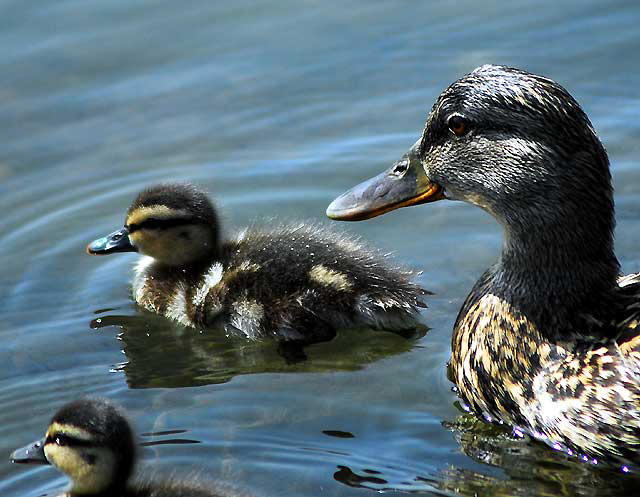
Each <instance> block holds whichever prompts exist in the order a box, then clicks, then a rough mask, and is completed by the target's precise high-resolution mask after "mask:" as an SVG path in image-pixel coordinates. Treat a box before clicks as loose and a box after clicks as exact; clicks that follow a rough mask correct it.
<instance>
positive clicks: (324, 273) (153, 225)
mask: <svg viewBox="0 0 640 497" xmlns="http://www.w3.org/2000/svg"><path fill="white" fill-rule="evenodd" d="M127 251H134V252H139V253H141V254H143V255H144V256H145V257H143V258H142V259H141V260H140V262H139V263H138V265H137V267H136V270H135V277H134V280H133V295H134V298H135V300H136V302H137V303H138V304H139V305H141V306H142V307H144V308H146V309H148V310H150V311H152V312H156V313H158V314H162V315H164V316H166V317H169V318H171V319H174V320H176V321H178V322H180V323H182V324H184V325H187V326H194V327H205V326H214V325H217V324H222V325H224V326H225V327H227V328H228V329H231V330H232V331H234V330H235V331H239V332H240V333H242V334H244V335H246V336H247V337H249V338H257V337H264V336H276V337H277V338H279V339H280V340H283V341H289V342H295V343H301V342H305V343H308V342H315V341H322V340H328V339H330V338H332V337H333V336H334V335H335V331H336V329H337V328H339V327H346V326H371V327H374V328H383V329H387V330H406V329H410V328H415V327H416V325H417V323H418V316H419V313H418V307H422V306H424V304H423V303H422V301H421V297H422V296H423V295H424V294H425V293H426V292H425V291H424V290H423V289H421V288H420V287H419V286H418V285H416V284H414V283H412V282H411V278H412V276H413V273H412V272H411V271H408V270H404V269H400V268H395V267H392V266H391V265H389V264H388V263H387V261H386V260H385V259H386V258H385V256H383V255H381V254H379V253H378V252H377V251H376V250H374V249H371V248H368V247H367V248H365V246H364V245H363V244H361V243H359V242H358V241H356V240H355V239H354V238H352V237H349V236H347V235H345V234H342V233H339V232H336V231H334V230H329V229H327V228H322V227H320V226H316V225H311V224H305V223H296V224H281V225H275V226H271V227H269V228H266V229H257V228H247V229H245V230H243V231H241V232H240V234H239V235H238V236H237V237H235V238H232V239H229V240H226V241H222V240H221V236H220V227H219V222H218V217H217V214H216V211H215V209H214V207H213V205H212V203H211V202H210V200H209V199H208V198H207V195H206V194H205V193H204V192H203V191H201V190H200V189H198V188H196V187H195V186H193V185H189V184H182V183H173V184H161V185H156V186H152V187H150V188H148V189H146V190H144V191H142V192H141V193H140V194H139V195H138V196H137V198H136V199H135V200H134V201H133V203H132V204H131V207H130V208H129V210H128V212H127V216H126V220H125V226H124V228H123V229H120V230H118V231H116V232H114V233H112V234H110V235H108V236H106V237H103V238H100V239H98V240H95V241H94V242H92V243H91V244H89V246H88V247H87V252H88V253H90V254H93V255H103V254H110V253H113V252H127Z"/></svg>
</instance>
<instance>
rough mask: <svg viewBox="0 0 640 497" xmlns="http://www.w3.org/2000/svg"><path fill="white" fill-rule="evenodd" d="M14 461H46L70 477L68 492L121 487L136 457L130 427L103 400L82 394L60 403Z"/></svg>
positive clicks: (103, 491)
mask: <svg viewBox="0 0 640 497" xmlns="http://www.w3.org/2000/svg"><path fill="white" fill-rule="evenodd" d="M11 459H12V461H13V462H15V463H35V464H51V465H53V466H55V467H56V468H58V469H59V470H60V471H62V472H63V473H65V474H67V475H68V476H69V478H71V480H72V488H71V493H72V495H76V494H87V495H96V494H106V493H108V492H114V491H116V490H118V489H121V488H124V486H125V484H126V482H127V479H128V478H129V476H130V475H131V472H132V470H133V465H134V461H135V445H134V441H133V434H132V430H131V427H130V425H129V423H128V421H127V419H126V417H125V416H124V414H123V413H122V412H121V411H120V409H119V408H117V407H116V406H114V405H113V404H112V403H111V402H109V401H107V400H106V399H101V398H94V397H86V398H82V399H79V400H76V401H74V402H71V403H69V404H66V405H65V406H63V407H62V408H61V409H60V410H59V411H58V412H57V413H56V414H55V415H54V416H53V419H52V420H51V423H50V424H49V428H48V429H47V432H46V435H45V437H44V438H43V439H42V440H38V441H37V442H35V443H32V444H30V445H28V446H26V447H23V448H21V449H18V450H16V451H15V452H14V453H13V454H12V455H11Z"/></svg>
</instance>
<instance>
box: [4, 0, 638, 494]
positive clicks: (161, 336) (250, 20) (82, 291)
mask: <svg viewBox="0 0 640 497" xmlns="http://www.w3.org/2000/svg"><path fill="white" fill-rule="evenodd" d="M639 22H640V4H638V3H636V2H614V1H604V2H603V1H598V2H596V1H587V2H580V3H578V2H575V3H573V2H572V3H569V2H567V3H560V2H552V1H541V2H522V3H519V4H514V3H511V2H483V3H480V2H467V1H463V2H455V3H454V2H411V1H393V2H392V1H381V2H371V1H364V0H352V1H348V2H313V1H303V2H300V1H298V2H294V1H290V0H283V1H279V2H268V1H265V2H254V1H251V0H237V1H234V2H205V1H187V2H170V1H155V2H151V1H129V2H124V1H119V0H118V1H106V0H99V1H84V0H83V1H79V0H67V1H57V2H18V1H0V26H1V29H0V46H2V51H1V53H0V72H1V73H2V78H1V80H0V122H2V132H1V133H0V193H1V195H0V208H1V209H2V213H3V215H2V217H1V218H0V247H2V250H0V267H1V268H2V270H1V271H2V272H1V277H2V279H1V285H2V286H1V288H0V316H1V317H2V319H1V320H0V339H1V340H2V346H1V347H0V405H1V406H2V409H1V410H0V448H1V449H2V450H1V451H0V456H1V457H0V495H2V496H4V497H12V496H20V497H23V496H34V497H35V496H37V495H41V494H42V493H43V492H52V491H54V490H55V489H59V488H60V487H63V486H64V484H65V479H64V478H63V477H62V476H61V475H60V474H59V473H57V472H56V471H55V470H53V469H51V468H37V467H36V468H31V467H18V466H13V465H11V464H10V463H9V461H8V456H9V453H10V452H11V450H12V449H13V448H16V447H18V446H21V445H24V444H25V443H27V442H29V441H31V440H32V439H34V438H36V437H37V436H40V435H41V434H42V433H43V431H44V429H45V426H46V423H47V421H48V420H49V417H50V416H51V414H52V413H53V411H54V410H55V409H56V408H57V407H59V406H60V405H61V404H62V403H64V402H66V401H68V400H70V399H73V398H76V397H77V396H79V395H81V394H86V393H96V394H100V395H107V396H109V397H111V398H113V399H115V400H117V401H118V402H120V403H122V404H123V405H124V406H126V408H127V409H128V410H129V411H130V413H131V417H132V418H133V419H134V420H135V423H136V425H137V428H138V429H139V431H140V432H162V431H173V430H178V431H180V434H179V435H155V436H153V437H151V438H152V439H154V440H159V441H162V440H164V439H167V438H168V439H173V438H181V439H188V440H193V441H198V442H200V443H197V444H179V443H167V444H160V445H153V446H151V447H148V448H145V449H144V450H143V453H142V455H143V463H142V467H144V466H146V465H154V466H158V467H160V468H162V469H170V470H173V469H175V470H176V472H178V473H179V472H181V471H183V470H184V471H191V470H193V469H195V470H196V471H197V472H199V473H200V474H201V475H203V476H205V477H211V478H223V479H228V480H232V481H235V482H236V483H238V484H239V485H241V486H243V487H246V488H249V489H253V490H255V491H257V492H258V493H260V494H262V495H264V496H265V497H268V496H278V497H293V496H296V497H307V496H308V497H317V496H320V495H326V496H367V495H374V494H377V492H380V491H382V492H384V493H386V494H387V495H402V494H406V493H415V494H419V495H425V496H426V495H443V496H444V495H465V496H473V495H490V496H495V495H505V496H506V495H509V496H546V495H549V496H558V495H565V496H570V495H611V496H614V495H615V496H622V495H631V494H632V493H633V491H632V490H630V489H633V488H636V487H637V486H638V482H637V481H636V480H632V479H630V478H629V477H622V476H619V475H616V474H603V473H599V472H596V471H595V470H594V469H592V468H590V467H587V466H584V465H581V464H578V463H575V462H573V461H567V460H565V459H563V458H562V457H561V456H559V455H557V454H554V453H552V451H550V450H549V449H547V448H545V447H539V446H537V445H532V444H530V443H529V442H527V441H525V440H518V439H515V438H513V437H512V436H510V435H509V434H508V433H503V432H501V431H500V430H497V429H495V428H493V427H489V426H487V425H485V424H483V423H478V422H475V421H474V419H473V418H471V417H469V416H463V415H462V414H461V411H460V410H459V409H458V407H457V404H456V397H455V395H454V394H453V393H452V392H451V384H450V383H449V382H448V381H447V379H446V376H445V363H446V361H447V359H448V355H449V350H450V337H451V327H452V324H453V320H454V318H455V316H456V313H457V310H458V309H459V307H460V305H461V303H462V301H463V299H464V297H465V296H466V293H467V292H468V291H469V289H470V287H471V285H472V284H473V282H474V280H475V278H477V277H478V275H479V274H480V273H481V272H482V270H483V269H484V268H485V267H486V266H487V265H488V264H490V263H491V262H492V261H493V260H494V259H495V257H496V254H497V250H498V248H499V245H500V236H501V233H500V230H499V228H498V227H497V225H496V224H495V222H494V221H493V220H492V219H491V218H489V216H488V215H486V214H484V213H483V212H481V211H480V210H478V209H474V208H473V207H470V206H467V205H463V204H455V203H451V202H440V203H437V204H433V205H428V206H421V207H415V208H412V209H404V210H401V211H398V212H393V213H391V214H389V215H387V216H384V217H381V218H377V219H375V220H372V221H369V222H366V223H357V224H353V225H351V224H350V225H348V226H342V228H344V229H348V230H350V231H353V232H355V233H358V234H359V235H361V236H363V237H364V238H365V239H367V240H371V241H372V242H374V243H375V244H377V245H379V246H381V247H382V248H383V249H384V250H386V251H393V252H394V253H395V257H396V259H397V260H400V261H403V262H405V263H406V264H408V265H410V266H412V267H415V268H419V269H423V270H424V273H423V274H422V275H421V276H420V278H419V279H420V282H421V283H422V284H424V285H425V286H426V287H427V288H429V289H430V290H432V291H433V292H435V295H434V296H433V297H431V298H430V299H429V308H428V309H426V310H425V311H424V312H423V321H424V323H425V325H427V326H428V327H429V328H430V330H429V332H428V333H426V334H424V335H420V336H417V337H413V338H402V337H398V336H396V335H393V334H390V333H384V332H372V331H363V332H360V333H353V332H352V333H349V332H348V331H345V332H343V333H341V334H340V335H339V336H338V337H337V338H336V339H335V340H334V341H332V342H329V343H323V344H318V345H314V346H311V347H309V348H308V349H307V355H308V359H307V360H306V361H305V362H302V363H298V364H287V363H286V362H285V361H284V360H283V359H282V357H281V356H279V355H278V354H277V351H276V347H275V345H274V344H273V343H251V342H246V341H243V340H240V339H237V338H227V337H224V336H220V335H219V334H212V333H208V334H207V333H198V332H197V331H193V330H188V329H183V328H181V327H180V326H177V325H174V324H172V323H169V322H167V321H166V320H164V319H160V318H157V317H154V316H151V315H149V314H147V313H144V312H142V311H140V310H138V309H137V308H136V307H135V306H134V305H133V303H132V301H131V298H130V295H129V286H128V282H129V278H130V270H131V265H132V263H133V262H134V261H135V259H136V256H135V255H133V254H122V255H120V256H113V257H107V258H100V259H98V258H92V257H88V256H86V255H85V254H84V246H85V244H86V243H87V242H88V241H90V240H92V239H94V238H96V237H98V236H100V235H102V234H105V233H108V232H109V231H111V230H113V229H116V228H118V227H119V226H121V225H122V221H123V217H124V211H125V209H126V207H127V206H128V203H129V202H130V201H131V199H132V197H133V196H134V195H135V193H136V192H137V191H138V190H139V189H140V188H141V187H142V186H143V185H147V184H149V183H152V182H155V181H159V180H167V179H188V180H191V181H194V182H197V183H199V184H201V185H203V186H204V187H206V188H207V189H209V190H210V191H211V192H212V194H213V195H214V196H215V198H216V199H217V201H218V203H219V204H220V206H221V208H222V209H223V213H224V217H225V221H226V223H227V225H228V231H229V232H232V231H233V230H234V229H235V228H238V227H241V226H243V225H246V224H248V223H252V222H255V223H258V224H260V223H268V222H269V219H270V218H271V217H286V218H304V219H311V220H323V218H324V210H325V208H326V206H327V204H328V203H329V202H330V200H331V199H332V198H333V197H335V196H336V195H337V194H339V193H341V192H342V191H343V190H345V189H346V188H348V187H350V186H352V185H354V184H355V183H356V182H358V181H360V180H362V179H365V178H368V177H370V176H371V175H373V174H374V173H377V172H379V171H381V170H383V169H384V168H386V167H387V166H388V165H389V164H390V163H391V161H393V160H394V159H396V158H398V157H399V156H400V155H401V154H402V153H403V152H404V151H405V150H406V149H407V148H408V146H410V145H411V144H412V143H413V142H414V140H415V139H416V138H417V136H418V135H419V132H420V131H421V129H422V125H423V122H424V119H425V117H426V114H427V111H428V109H429V108H430V106H431V104H432V102H433V100H434V99H435V97H436V96H437V95H438V93H439V92H440V91H441V90H442V89H443V88H444V87H445V86H446V85H448V84H449V83H450V82H451V81H453V80H454V79H456V78H457V77H459V76H461V75H462V74H464V73H466V72H468V71H470V70H471V69H473V68H474V67H476V66H478V65H480V64H483V63H489V62H491V63H503V64H508V65H514V66H519V67H522V68H525V69H528V70H530V71H534V72H538V73H542V74H544V75H547V76H550V77H552V78H554V79H556V80H558V81H559V82H561V83H562V84H564V85H565V86H566V87H567V88H568V89H569V90H570V91H571V92H572V93H573V94H574V96H575V97H576V98H577V99H578V100H579V101H580V102H581V103H582V105H583V106H584V108H585V110H586V111H587V113H588V114H589V115H590V117H591V119H592V121H593V123H594V125H595V127H596V129H597V130H598V132H599V134H600V136H601V137H602V139H603V141H604V142H605V144H606V146H607V148H608V151H609V153H610V156H611V162H612V170H613V177H614V182H615V186H616V202H617V213H618V227H617V235H616V236H617V251H618V255H619V257H620V259H621V261H622V264H623V268H624V269H625V270H626V271H632V270H636V271H637V270H639V269H640V251H639V250H638V247H639V246H640V167H639V166H638V158H640V124H639V123H640V120H639V119H638V116H640V60H639V56H638V54H639V53H640V30H639V29H638V25H639ZM323 222H324V221H323ZM326 222H327V223H328V222H329V221H326ZM144 438H145V440H147V437H144ZM168 441H171V440H168Z"/></svg>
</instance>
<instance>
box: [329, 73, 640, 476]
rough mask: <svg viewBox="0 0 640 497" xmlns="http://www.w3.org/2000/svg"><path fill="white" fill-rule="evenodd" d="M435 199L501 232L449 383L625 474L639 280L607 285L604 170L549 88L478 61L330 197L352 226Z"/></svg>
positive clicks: (635, 394)
mask: <svg viewBox="0 0 640 497" xmlns="http://www.w3.org/2000/svg"><path fill="white" fill-rule="evenodd" d="M441 199H449V200H460V201H464V202H467V203H469V204H472V205H475V206H477V207H480V208H482V209H484V210H485V211H487V212H488V213H489V214H491V215H492V216H493V217H494V218H495V219H496V220H497V221H498V222H499V223H500V224H501V226H502V227H503V228H504V232H505V237H504V243H503V247H502V252H501V254H500V257H499V259H498V261H497V262H496V263H495V264H494V265H492V266H491V267H490V268H489V269H487V270H486V271H485V273H484V274H483V275H482V276H481V278H480V279H479V280H478V281H477V283H476V284H475V286H474V287H473V289H472V290H471V293H470V294H469V296H468V297H467V299H466V301H465V303H464V305H463V306H462V309H461V310H460V312H459V314H458V317H457V320H456V322H455V325H454V332H453V339H452V356H451V361H450V366H449V373H450V377H451V378H452V379H453V381H454V382H455V383H456V385H457V387H458V391H459V393H460V395H461V396H462V397H463V398H464V400H465V401H466V403H467V404H468V405H469V407H470V408H471V409H472V410H473V411H474V412H475V413H476V414H478V415H479V416H481V417H482V418H483V419H487V420H494V421H501V422H504V423H507V424H510V425H513V426H514V427H517V429H518V431H520V432H526V433H529V434H530V435H531V436H532V437H534V438H536V439H539V440H541V441H544V442H545V443H547V444H549V445H551V446H553V447H555V448H557V449H561V450H564V451H566V453H567V454H572V455H578V456H580V457H581V459H583V460H587V461H591V462H593V461H598V462H601V461H610V462H611V461H615V462H616V463H617V462H620V463H621V464H623V466H622V468H623V470H624V469H626V470H628V469H629V468H628V467H627V466H626V464H628V463H629V462H631V463H633V464H634V465H635V467H638V466H639V465H640V452H639V450H638V449H639V448H640V274H631V275H627V276H620V264H619V262H618V259H617V258H616V255H615V252H614V246H613V229H614V225H615V219H614V205H613V189H612V186H611V175H610V172H609V161H608V158H607V154H606V152H605V149H604V147H603V145H602V143H601V142H600V140H599V139H598V137H597V135H596V133H595V131H594V129H593V126H592V124H591V122H590V121H589V119H588V117H587V116H586V114H585V113H584V111H583V110H582V108H581V107H580V105H579V104H578V102H576V100H575V99H574V98H573V97H572V96H571V95H570V94H569V92H568V91H567V90H566V89H565V88H563V87H562V86H560V85H559V84H558V83H556V82H555V81H552V80H550V79H548V78H544V77H542V76H538V75H535V74H531V73H528V72H526V71H522V70H518V69H514V68H509V67H502V66H490V65H488V66H482V67H479V68H477V69H476V70H474V71H473V72H471V73H470V74H467V75H466V76H464V77H462V78H461V79H459V80H458V81H456V82H454V83H453V84H451V85H450V86H449V87H448V88H447V89H445V90H444V91H443V92H442V93H441V95H440V96H439V97H438V99H437V101H436V102H435V104H434V105H433V107H432V109H431V112H430V114H429V116H428V118H427V122H426V125H425V127H424V131H423V133H422V136H421V137H420V139H419V140H418V141H417V142H416V144H415V145H414V146H413V147H412V148H411V149H410V150H409V152H408V153H407V154H406V155H405V156H404V157H403V158H402V159H401V160H400V161H398V162H397V163H396V164H394V165H393V166H392V167H391V168H390V169H389V170H388V171H386V172H385V173H383V174H381V175H379V176H377V177H375V178H373V179H371V180H368V181H365V182H364V183H362V184H361V185H358V186H355V187H354V188H352V189H351V190H349V191H348V192H346V193H344V194H343V195H341V196H340V197H338V198H337V199H336V200H334V201H333V202H332V203H331V205H329V207H328V209H327V215H328V216H329V217H330V218H333V219H339V220H360V219H367V218H370V217H375V216H377V215H380V214H384V213H385V212H388V211H389V210H392V209H396V208H399V207H405V206H410V205H415V204H420V203H426V202H430V201H436V200H441Z"/></svg>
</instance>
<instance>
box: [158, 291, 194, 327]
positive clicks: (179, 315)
mask: <svg viewBox="0 0 640 497" xmlns="http://www.w3.org/2000/svg"><path fill="white" fill-rule="evenodd" d="M174 292H175V293H174V296H173V298H172V299H171V300H170V301H169V303H168V304H167V309H166V310H165V311H164V315H165V316H166V317H168V318H170V319H173V320H175V321H177V322H178V323H180V324H183V325H185V326H193V322H192V321H191V319H189V315H188V314H187V286H186V285H185V284H184V283H178V284H177V285H176V287H175V289H174Z"/></svg>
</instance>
